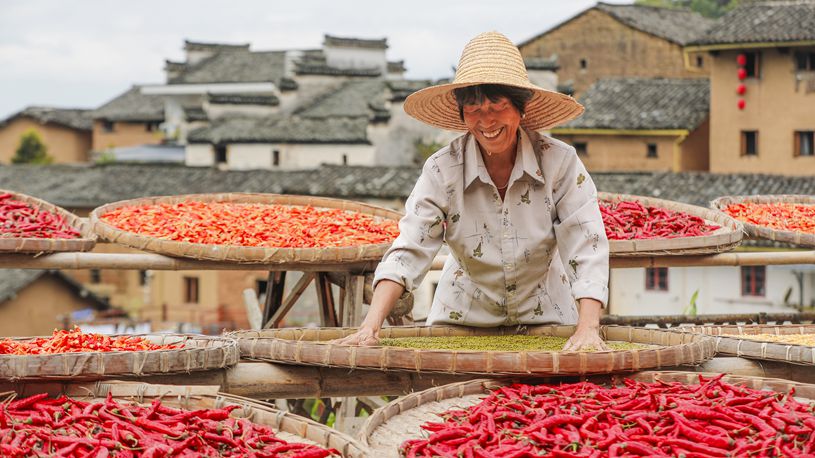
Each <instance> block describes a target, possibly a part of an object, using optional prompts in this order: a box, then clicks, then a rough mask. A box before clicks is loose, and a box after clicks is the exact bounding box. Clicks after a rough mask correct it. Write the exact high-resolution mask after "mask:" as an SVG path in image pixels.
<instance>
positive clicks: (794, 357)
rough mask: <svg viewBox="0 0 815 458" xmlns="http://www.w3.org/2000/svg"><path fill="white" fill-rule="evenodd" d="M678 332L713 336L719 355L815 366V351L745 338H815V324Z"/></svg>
mask: <svg viewBox="0 0 815 458" xmlns="http://www.w3.org/2000/svg"><path fill="white" fill-rule="evenodd" d="M674 329H675V330H676V331H677V332H684V333H691V334H698V335H707V336H712V337H713V338H714V339H713V341H714V343H715V346H716V353H717V354H721V355H727V356H742V357H745V358H751V359H762V360H769V361H783V362H785V363H791V364H800V365H806V366H815V347H812V346H806V345H795V344H788V343H783V342H763V341H760V340H754V339H745V338H742V337H741V336H749V335H756V334H772V335H778V336H780V335H796V334H797V335H802V334H813V335H815V325H813V324H809V325H800V324H790V325H728V326H680V327H677V328H674Z"/></svg>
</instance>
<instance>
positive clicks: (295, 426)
mask: <svg viewBox="0 0 815 458" xmlns="http://www.w3.org/2000/svg"><path fill="white" fill-rule="evenodd" d="M40 391H42V388H40V389H39V390H32V389H30V388H28V387H26V386H25V385H24V384H23V385H21V386H20V387H19V388H18V389H17V393H18V394H19V395H20V396H30V395H33V394H37V393H38V392H40ZM45 391H47V392H48V393H49V394H50V395H52V396H58V395H61V394H64V395H66V396H69V397H72V398H75V399H78V400H81V401H88V402H96V401H104V400H105V398H106V396H107V395H108V393H110V394H111V395H112V396H113V398H115V399H116V400H117V401H120V402H132V403H138V404H149V403H150V402H151V401H152V400H153V399H156V398H160V399H161V401H162V403H164V404H166V405H168V406H171V407H175V408H179V409H186V410H197V409H217V408H223V407H226V406H230V405H237V406H240V408H239V409H236V410H234V411H233V412H232V416H233V417H238V418H246V419H248V420H249V421H251V422H253V423H257V424H260V425H267V426H270V427H272V428H273V429H274V430H275V433H276V435H277V436H278V437H280V438H281V439H283V440H285V441H287V442H302V443H307V444H313V445H319V446H321V447H325V448H334V449H336V450H338V451H339V452H340V453H341V454H342V456H343V457H345V458H364V457H365V456H367V455H366V454H365V448H364V447H363V446H362V445H361V444H360V443H359V442H358V441H356V440H355V439H353V438H351V437H349V436H347V435H345V434H343V433H341V432H339V431H337V430H335V429H333V428H329V427H327V426H325V425H321V424H319V423H317V422H315V421H313V420H310V419H307V418H303V417H301V416H299V415H295V414H292V413H289V412H283V411H280V410H277V409H275V408H273V407H271V406H270V405H268V404H266V403H263V402H260V401H255V400H252V399H247V398H243V397H240V396H235V395H231V394H226V393H220V392H218V387H217V386H206V385H202V386H181V385H153V384H148V383H139V382H120V381H108V382H97V383H92V384H65V385H58V384H55V385H53V386H51V387H49V388H48V389H46V390H45Z"/></svg>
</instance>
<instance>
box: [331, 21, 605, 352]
mask: <svg viewBox="0 0 815 458" xmlns="http://www.w3.org/2000/svg"><path fill="white" fill-rule="evenodd" d="M457 68H458V70H457V71H456V77H455V79H454V80H453V82H452V83H449V84H443V85H439V86H433V87H429V88H426V89H422V90H420V91H418V92H415V93H413V94H411V95H410V96H409V97H408V98H407V99H406V100H405V105H404V107H405V111H406V112H407V113H408V114H409V115H411V116H413V117H414V118H416V119H418V120H420V121H423V122H425V123H427V124H430V125H432V126H435V127H440V128H443V129H449V130H457V131H462V132H465V133H464V135H462V136H461V137H459V138H457V139H455V140H453V142H452V143H450V144H449V145H448V146H446V147H444V148H442V149H440V150H439V151H438V152H436V153H435V154H434V155H432V156H431V157H430V158H429V159H428V160H427V161H426V162H425V165H424V169H423V170H422V174H421V176H420V177H419V180H418V182H417V183H416V186H415V188H414V189H413V192H412V193H411V195H410V197H409V198H408V201H407V203H406V205H405V216H404V217H403V218H402V220H401V221H400V223H399V229H400V235H399V237H398V238H397V239H396V240H395V241H394V243H393V245H392V246H391V248H390V249H389V250H388V252H387V253H386V254H385V256H384V257H383V259H382V263H381V264H380V265H379V267H378V268H377V270H376V275H375V278H374V288H375V289H374V296H373V299H372V301H371V308H370V309H369V312H368V315H367V316H366V317H365V321H364V322H363V324H362V326H361V327H360V329H359V331H358V332H356V333H354V334H352V335H350V336H347V337H345V338H343V339H340V340H339V341H338V342H339V343H341V344H351V345H356V344H362V345H373V344H376V343H377V342H378V341H379V331H380V328H381V326H382V322H383V321H384V319H385V317H386V316H387V315H388V313H389V311H390V309H391V308H392V307H393V305H394V304H395V302H396V300H397V299H398V298H399V296H400V295H402V294H403V293H404V292H405V291H406V290H407V291H410V290H412V289H414V288H415V287H416V286H418V285H419V283H420V282H421V280H422V278H423V277H424V275H425V274H426V273H427V271H428V269H429V268H430V265H431V263H432V261H433V258H434V256H435V255H436V253H437V252H438V250H439V249H440V247H441V245H442V243H444V242H446V243H447V246H448V247H449V249H450V253H451V256H450V257H448V260H447V262H446V264H445V266H444V269H443V270H442V274H441V279H440V281H439V286H438V289H437V290H436V295H435V297H434V299H433V305H432V307H431V310H430V314H429V315H428V318H427V322H428V324H431V325H432V324H457V325H466V326H476V327H495V326H512V325H519V324H524V325H527V324H528V325H536V324H575V323H576V324H577V327H576V330H575V333H574V335H573V336H572V337H571V338H570V339H569V340H568V341H567V342H566V344H565V347H564V350H566V351H576V350H581V349H587V348H591V347H594V348H599V349H602V350H605V349H607V347H606V345H605V343H604V342H603V341H602V340H601V339H600V337H599V333H598V331H599V315H600V310H601V308H602V306H603V304H604V303H605V302H606V300H607V298H608V240H607V239H606V235H605V230H604V227H603V221H602V218H601V216H600V210H599V207H598V203H597V190H596V189H595V187H594V183H593V182H592V180H591V178H590V177H589V175H588V173H587V172H586V169H585V168H584V167H583V164H582V163H581V162H580V160H579V159H578V157H577V154H576V152H575V150H574V148H572V147H571V146H569V145H567V144H565V143H563V142H560V141H558V140H555V139H552V138H550V137H547V136H544V135H542V134H540V133H538V132H536V131H538V130H542V129H548V128H551V127H553V126H556V125H559V124H562V123H565V122H567V121H569V120H571V119H574V118H576V117H577V116H579V115H580V114H581V113H582V112H583V107H582V106H581V105H580V104H579V103H577V102H576V101H575V100H574V99H572V98H571V97H569V96H566V95H563V94H560V93H557V92H552V91H547V90H545V89H542V88H539V87H537V86H535V85H533V84H532V83H531V82H530V81H529V77H528V75H527V72H526V68H525V67H524V63H523V58H522V57H521V54H520V52H519V51H518V48H516V47H515V45H513V44H512V42H511V41H509V39H507V38H506V37H505V36H503V35H501V34H499V33H496V32H489V33H484V34H481V35H479V36H477V37H476V38H474V39H473V40H472V41H470V42H469V43H468V44H467V46H466V47H465V49H464V52H463V53H462V55H461V60H460V62H459V65H458V67H457ZM578 305H579V313H578Z"/></svg>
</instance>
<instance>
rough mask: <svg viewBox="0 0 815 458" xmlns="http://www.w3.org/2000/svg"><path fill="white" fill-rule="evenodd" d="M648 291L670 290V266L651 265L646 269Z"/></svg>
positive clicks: (646, 288)
mask: <svg viewBox="0 0 815 458" xmlns="http://www.w3.org/2000/svg"><path fill="white" fill-rule="evenodd" d="M645 290H646V291H668V268H667V267H649V268H647V269H645Z"/></svg>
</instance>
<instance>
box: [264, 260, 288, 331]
mask: <svg viewBox="0 0 815 458" xmlns="http://www.w3.org/2000/svg"><path fill="white" fill-rule="evenodd" d="M285 286H286V271H279V272H269V280H268V282H267V283H266V306H265V307H264V308H263V322H264V323H268V322H269V321H270V320H271V319H272V317H273V316H274V314H275V312H277V311H278V310H279V309H280V306H281V305H282V303H283V288H284V287H285Z"/></svg>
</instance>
